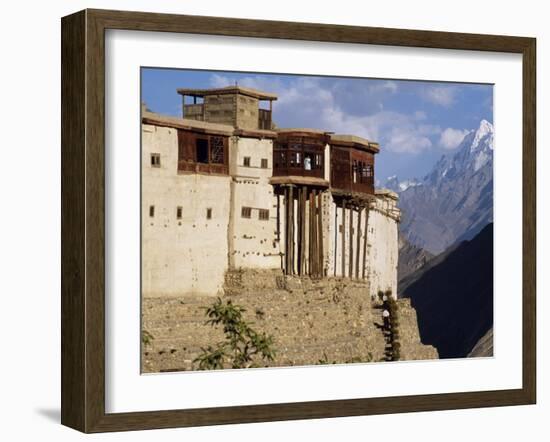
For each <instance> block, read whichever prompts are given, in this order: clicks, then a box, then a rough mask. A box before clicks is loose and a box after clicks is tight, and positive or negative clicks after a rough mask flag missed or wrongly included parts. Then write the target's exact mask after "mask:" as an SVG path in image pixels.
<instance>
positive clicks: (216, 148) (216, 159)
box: [210, 137, 224, 164]
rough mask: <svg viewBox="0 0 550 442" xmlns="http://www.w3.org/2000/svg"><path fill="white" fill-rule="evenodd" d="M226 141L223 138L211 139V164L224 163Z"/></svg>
mask: <svg viewBox="0 0 550 442" xmlns="http://www.w3.org/2000/svg"><path fill="white" fill-rule="evenodd" d="M223 152H224V141H223V138H222V137H210V162H211V163H214V164H223V163H224V157H223Z"/></svg>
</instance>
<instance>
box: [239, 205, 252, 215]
mask: <svg viewBox="0 0 550 442" xmlns="http://www.w3.org/2000/svg"><path fill="white" fill-rule="evenodd" d="M241 216H242V217H243V218H251V217H252V208H251V207H242V208H241Z"/></svg>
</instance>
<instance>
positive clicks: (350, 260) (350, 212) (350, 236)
mask: <svg viewBox="0 0 550 442" xmlns="http://www.w3.org/2000/svg"><path fill="white" fill-rule="evenodd" d="M349 277H350V279H352V278H353V207H350V209H349Z"/></svg>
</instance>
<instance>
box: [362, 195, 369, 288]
mask: <svg viewBox="0 0 550 442" xmlns="http://www.w3.org/2000/svg"><path fill="white" fill-rule="evenodd" d="M368 233H369V206H368V203H367V207H366V208H365V238H364V239H363V279H365V273H366V268H367V238H368Z"/></svg>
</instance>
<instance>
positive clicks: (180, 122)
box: [141, 112, 235, 135]
mask: <svg viewBox="0 0 550 442" xmlns="http://www.w3.org/2000/svg"><path fill="white" fill-rule="evenodd" d="M141 121H142V123H145V124H152V125H155V126H165V127H173V128H175V129H188V130H199V131H204V132H209V133H216V134H219V135H233V131H234V130H235V129H234V128H233V126H229V125H227V124H219V123H209V122H207V121H199V120H191V119H187V118H178V117H170V116H167V115H161V114H156V113H154V112H143V114H142V115H141Z"/></svg>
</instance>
